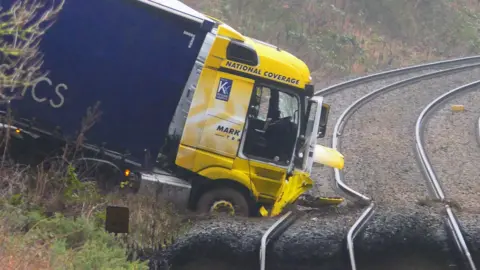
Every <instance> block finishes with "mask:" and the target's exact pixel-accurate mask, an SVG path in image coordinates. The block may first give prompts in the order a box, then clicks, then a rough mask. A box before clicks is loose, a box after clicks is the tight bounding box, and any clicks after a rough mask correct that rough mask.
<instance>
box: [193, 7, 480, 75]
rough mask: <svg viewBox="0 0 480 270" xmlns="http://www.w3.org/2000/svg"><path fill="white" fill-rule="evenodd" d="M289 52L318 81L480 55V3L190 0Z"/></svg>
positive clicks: (212, 14) (244, 32)
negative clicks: (301, 62) (302, 61)
mask: <svg viewBox="0 0 480 270" xmlns="http://www.w3.org/2000/svg"><path fill="white" fill-rule="evenodd" d="M184 2H185V3H187V4H189V5H191V6H192V7H195V8H197V9H199V10H201V11H202V12H204V13H206V14H208V15H211V16H213V17H216V18H218V19H220V20H222V21H224V22H225V23H227V24H229V25H231V26H232V27H234V28H235V29H237V30H239V31H240V32H241V33H243V34H246V35H248V36H251V37H254V38H257V39H259V40H262V41H266V42H269V43H272V44H274V45H277V46H279V47H280V48H282V49H285V50H288V51H289V52H291V53H293V54H294V55H296V56H298V57H299V58H300V59H302V60H304V61H305V62H306V63H307V64H308V66H309V67H310V69H311V71H312V74H313V77H314V78H315V79H316V81H317V82H325V81H327V82H328V80H330V79H338V78H341V77H345V76H348V75H352V74H364V73H365V72H374V71H379V70H384V69H389V68H394V67H402V66H407V65H412V64H417V63H421V62H426V61H435V60H440V59H445V58H451V57H461V56H465V55H471V54H479V53H480V35H478V29H480V16H479V14H480V5H479V3H478V1H475V0H355V1H352V0H315V1H313V0H307V1H299V0H283V1H273V0H263V1H258V0H208V1H207V0H200V1H197V0H184Z"/></svg>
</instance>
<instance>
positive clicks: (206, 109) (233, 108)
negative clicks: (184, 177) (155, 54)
mask: <svg viewBox="0 0 480 270" xmlns="http://www.w3.org/2000/svg"><path fill="white" fill-rule="evenodd" d="M215 20H216V19H215ZM216 21H217V23H218V24H219V26H218V29H217V36H216V38H215V40H214V42H213V44H212V47H211V49H210V53H209V55H208V56H207V58H206V59H205V66H204V68H203V70H202V72H201V74H200V78H199V81H198V84H197V88H196V91H195V93H194V95H193V98H192V103H191V106H190V110H189V112H188V116H187V119H186V123H185V127H184V131H183V134H182V138H181V140H180V146H179V149H178V153H177V158H176V161H175V162H176V164H177V165H178V166H180V167H183V168H185V169H188V170H191V171H193V172H195V173H198V174H199V175H201V176H204V177H206V178H208V179H211V180H213V181H215V180H218V179H229V180H232V181H235V182H237V183H240V184H242V185H243V186H245V187H247V188H248V189H249V190H251V193H252V195H253V196H254V198H255V199H256V200H258V201H264V202H270V203H275V204H274V206H273V208H272V211H271V212H270V213H268V211H267V210H266V209H265V208H264V207H263V206H262V207H261V208H260V214H261V215H262V216H267V215H270V216H274V215H278V214H279V213H280V212H281V211H282V209H283V208H284V207H285V205H287V204H289V203H292V202H294V201H295V200H296V199H297V198H298V196H299V195H300V194H302V193H303V192H305V191H306V190H308V189H309V188H311V186H312V183H313V181H312V179H310V177H309V176H308V174H306V173H304V172H298V171H297V172H295V174H294V176H292V177H290V179H289V181H286V179H285V177H286V171H287V169H286V168H284V167H279V166H276V165H273V164H267V163H263V162H258V161H254V160H247V159H244V158H241V157H240V156H241V155H239V146H240V142H241V138H242V136H243V133H244V127H245V121H246V116H247V110H248V106H249V103H250V99H251V95H252V91H253V87H254V83H255V81H254V80H253V79H250V78H247V77H244V76H237V75H233V74H231V73H225V72H222V71H220V70H219V68H222V67H223V68H226V69H230V70H237V71H241V72H243V73H247V74H251V75H255V76H258V77H262V78H264V79H269V80H274V81H277V82H281V83H284V84H287V85H290V86H294V87H296V88H298V89H299V90H302V89H304V88H305V85H306V84H308V83H310V79H311V78H310V71H309V69H308V67H307V65H306V64H305V63H304V62H303V61H301V60H300V59H298V58H296V57H295V56H293V55H291V54H289V53H288V52H286V51H282V50H278V49H277V48H276V47H273V46H270V45H266V44H263V43H261V42H258V41H255V40H253V39H251V38H248V37H245V36H243V35H242V34H241V33H239V32H238V31H236V30H235V29H233V28H231V27H229V26H228V25H225V24H223V23H221V22H220V21H218V20H216ZM232 39H234V40H238V41H243V42H245V43H246V44H248V45H250V46H251V47H253V48H254V49H255V50H256V52H257V54H258V56H259V65H258V66H256V67H252V66H245V65H242V64H240V63H236V62H233V61H227V60H226V48H227V46H228V44H229V42H230V40H232ZM225 80H230V81H231V82H232V84H231V90H230V92H229V97H228V98H225V99H226V100H221V99H218V98H217V94H218V93H220V92H219V91H220V85H221V84H222V82H225Z"/></svg>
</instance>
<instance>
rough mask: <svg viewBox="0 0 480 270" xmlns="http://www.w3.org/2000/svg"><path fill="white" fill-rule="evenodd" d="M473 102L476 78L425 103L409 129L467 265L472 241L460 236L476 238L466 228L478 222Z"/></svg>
mask: <svg viewBox="0 0 480 270" xmlns="http://www.w3.org/2000/svg"><path fill="white" fill-rule="evenodd" d="M479 102H480V81H475V82H472V83H469V84H465V85H462V86H460V87H458V88H455V89H453V90H451V91H449V92H447V93H445V94H443V95H441V96H440V97H438V98H436V99H435V100H433V101H432V102H431V103H430V104H428V105H427V107H425V109H424V110H423V112H422V113H421V115H420V116H419V118H418V120H417V124H416V131H415V136H416V146H417V152H418V155H419V157H420V162H421V166H422V169H423V170H424V172H425V175H426V177H427V179H428V180H429V181H430V182H431V183H432V186H434V187H435V190H434V195H435V197H436V199H437V200H439V201H441V202H443V203H444V204H445V210H446V212H447V216H448V225H449V226H450V227H451V229H452V231H453V232H454V233H455V234H454V237H455V243H456V245H457V246H458V248H459V249H460V250H461V255H463V256H464V259H465V261H466V262H467V265H468V267H469V269H477V268H478V262H477V263H475V262H474V259H473V258H472V256H471V254H470V250H471V249H472V247H471V246H470V247H469V246H468V245H467V242H474V241H465V239H464V237H463V236H464V235H465V238H467V237H468V238H472V237H477V236H476V235H473V234H471V233H470V232H471V228H473V227H475V226H478V224H480V211H479V207H478V201H479V199H480V195H479V193H480V169H479V168H478V164H479V163H478V162H480V152H479V151H478V146H477V144H476V142H475V141H476V140H477V139H478V119H476V116H477V115H478V113H479V111H480V109H479V107H478V104H479ZM455 111H457V112H455ZM425 131H427V132H426V133H427V136H425ZM437 134H441V136H436V135H437ZM425 137H427V138H428V139H426V138H425ZM434 168H436V169H438V170H435V169H434ZM454 213H455V214H454ZM457 218H458V220H457ZM473 248H475V247H473ZM475 251H478V250H475Z"/></svg>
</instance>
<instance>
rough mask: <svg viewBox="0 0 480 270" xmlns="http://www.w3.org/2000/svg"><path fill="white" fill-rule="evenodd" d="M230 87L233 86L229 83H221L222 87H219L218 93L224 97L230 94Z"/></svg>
mask: <svg viewBox="0 0 480 270" xmlns="http://www.w3.org/2000/svg"><path fill="white" fill-rule="evenodd" d="M230 87H232V85H231V84H230V82H229V81H220V85H219V86H218V92H221V93H222V94H224V95H228V94H229V93H230Z"/></svg>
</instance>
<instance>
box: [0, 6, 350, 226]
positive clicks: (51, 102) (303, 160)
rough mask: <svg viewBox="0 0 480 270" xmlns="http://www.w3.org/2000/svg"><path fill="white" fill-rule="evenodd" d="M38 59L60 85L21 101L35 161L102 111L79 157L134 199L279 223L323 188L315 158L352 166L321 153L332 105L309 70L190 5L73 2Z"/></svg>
mask: <svg viewBox="0 0 480 270" xmlns="http://www.w3.org/2000/svg"><path fill="white" fill-rule="evenodd" d="M12 1H13V0H9V1H5V0H2V1H1V3H2V6H4V7H5V8H8V5H9V3H10V4H11V2H12ZM40 50H41V51H42V52H43V53H44V55H45V58H44V59H45V62H44V65H43V69H44V70H47V71H48V72H49V73H48V76H47V77H43V78H41V79H39V80H36V83H35V84H34V85H33V86H32V87H29V88H28V89H27V90H26V91H24V92H23V93H22V96H23V98H22V99H20V100H14V101H13V102H12V103H11V108H12V115H13V119H14V122H13V123H14V124H12V126H13V127H14V128H15V130H16V133H18V134H20V135H21V136H18V138H17V139H16V140H20V141H21V143H20V144H23V145H28V149H27V148H24V150H25V151H27V150H28V151H30V150H32V149H34V148H35V149H36V148H38V149H43V151H45V152H48V151H46V150H45V149H46V148H48V149H49V147H51V146H55V147H58V146H60V145H63V144H65V143H66V142H69V141H72V138H75V137H76V136H78V135H79V133H83V132H84V131H85V130H82V129H81V125H82V119H84V117H85V116H86V112H87V108H97V109H98V110H99V112H100V113H101V114H100V117H99V118H98V119H97V120H96V121H95V123H94V124H93V126H91V127H90V128H89V129H88V131H86V132H85V134H80V135H82V136H84V137H85V140H84V141H83V142H82V143H81V146H82V155H81V156H80V157H78V156H77V157H78V158H79V159H81V160H89V161H93V162H95V163H100V164H103V165H106V166H107V167H111V168H113V170H114V171H118V172H119V173H118V174H117V175H116V176H115V177H116V178H115V179H116V180H117V181H118V183H120V182H122V183H123V182H126V181H128V182H129V183H130V184H132V189H134V191H135V192H144V191H145V192H148V191H153V190H155V191H156V192H157V194H158V193H160V194H162V195H164V196H166V197H167V198H171V199H172V200H173V202H175V203H177V204H181V205H182V206H185V207H186V208H188V209H192V210H194V211H199V212H211V211H227V212H229V213H233V214H237V215H262V216H276V215H278V214H279V213H281V211H282V210H283V209H284V208H285V207H286V206H287V205H290V204H293V203H295V201H296V200H297V199H298V198H299V196H300V195H302V194H304V193H305V192H306V191H307V190H308V189H310V188H311V187H312V185H313V181H312V179H311V177H310V173H311V169H312V164H313V162H319V163H323V164H325V165H327V166H330V167H336V168H340V169H341V168H343V156H342V155H341V154H340V153H338V152H337V151H335V150H333V149H330V148H328V147H323V146H320V145H317V144H316V140H317V138H320V137H323V136H324V135H325V131H326V124H327V119H328V112H329V108H330V107H329V105H328V104H325V103H324V102H323V98H322V97H318V96H315V95H314V88H313V85H312V84H311V76H310V72H309V69H308V67H307V66H306V64H305V63H304V62H302V61H301V60H300V59H298V58H296V57H295V56H293V55H291V54H289V53H288V52H286V51H284V50H282V49H280V48H278V47H276V46H273V45H270V44H267V43H264V42H261V41H258V40H255V39H253V38H249V37H246V36H244V35H242V34H241V33H239V32H237V31H236V30H235V29H233V28H232V27H230V26H228V25H226V24H224V23H222V22H220V21H218V20H216V19H214V18H211V17H209V16H206V15H204V14H201V13H199V12H197V11H195V10H193V9H192V8H190V7H188V6H186V5H185V4H183V3H182V2H179V1H174V0H168V1H167V0H115V1H113V0H66V2H65V4H64V7H63V10H62V11H61V12H60V14H59V16H58V18H57V19H56V21H55V23H54V25H53V26H52V27H51V28H50V29H49V30H48V31H47V32H46V33H45V35H44V37H43V39H42V41H41V43H40ZM95 106H98V107H95ZM18 134H17V135H18ZM47 146H48V147H47ZM32 151H33V150H32ZM318 199H319V200H323V201H325V202H327V203H332V204H338V203H340V202H341V201H342V200H343V199H342V198H339V197H320V198H318Z"/></svg>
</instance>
